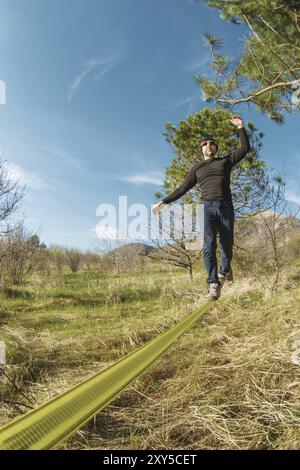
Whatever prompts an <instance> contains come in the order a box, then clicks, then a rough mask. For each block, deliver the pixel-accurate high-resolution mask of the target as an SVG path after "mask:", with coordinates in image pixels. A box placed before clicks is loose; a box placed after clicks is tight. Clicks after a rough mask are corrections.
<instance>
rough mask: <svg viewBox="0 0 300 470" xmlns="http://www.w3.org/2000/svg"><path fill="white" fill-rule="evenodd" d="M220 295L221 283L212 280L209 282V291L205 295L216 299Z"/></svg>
mask: <svg viewBox="0 0 300 470" xmlns="http://www.w3.org/2000/svg"><path fill="white" fill-rule="evenodd" d="M220 295H221V285H220V284H219V283H218V282H213V283H212V284H209V292H208V294H207V297H208V298H209V299H214V300H216V299H218V298H219V297H220Z"/></svg>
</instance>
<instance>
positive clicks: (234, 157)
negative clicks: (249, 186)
mask: <svg viewBox="0 0 300 470" xmlns="http://www.w3.org/2000/svg"><path fill="white" fill-rule="evenodd" d="M231 122H232V124H234V125H235V126H237V128H238V129H239V135H240V143H241V146H240V147H239V148H237V149H235V150H232V151H231V152H229V153H227V154H225V155H223V156H221V157H218V158H216V153H217V150H218V143H217V141H216V140H215V139H214V138H213V137H211V136H207V137H204V138H203V139H202V140H201V142H200V153H201V156H200V160H199V161H198V162H197V163H195V164H194V166H193V167H192V168H191V169H190V170H189V172H188V174H187V175H186V177H185V179H184V181H183V183H182V184H181V185H180V186H179V187H178V188H177V189H175V191H173V193H172V194H170V195H169V196H167V197H165V198H164V199H162V201H160V202H158V203H157V204H155V205H154V206H153V208H152V211H153V213H154V214H155V213H157V212H158V211H159V210H160V209H161V208H162V207H164V206H165V205H166V204H169V203H171V202H173V201H176V200H177V199H179V198H180V197H181V196H183V195H184V194H185V193H186V192H187V191H188V190H190V189H191V188H193V187H194V186H195V185H196V184H197V183H199V185H200V189H201V202H203V204H204V240H203V257H204V264H205V268H206V270H207V273H208V278H207V284H209V293H208V297H209V298H212V299H217V298H218V297H220V295H221V287H222V286H223V283H224V281H225V279H226V277H227V279H228V278H229V276H230V275H231V260H232V247H233V242H234V236H233V229H234V217H235V216H234V207H233V204H232V197H231V190H230V174H231V170H232V167H233V166H234V165H236V164H237V163H239V162H240V161H241V160H242V158H244V156H245V155H246V154H247V152H248V151H249V149H250V145H249V139H248V135H247V133H246V131H245V129H244V126H243V121H242V119H241V118H240V117H239V116H237V115H233V116H232V118H231ZM217 233H219V238H220V245H221V268H220V271H219V273H218V268H217V257H216V246H217Z"/></svg>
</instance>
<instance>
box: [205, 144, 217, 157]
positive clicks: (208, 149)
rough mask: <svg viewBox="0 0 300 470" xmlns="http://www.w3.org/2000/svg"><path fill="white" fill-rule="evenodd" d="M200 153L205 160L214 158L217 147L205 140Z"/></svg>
mask: <svg viewBox="0 0 300 470" xmlns="http://www.w3.org/2000/svg"><path fill="white" fill-rule="evenodd" d="M201 149H202V153H203V156H204V158H205V159H208V158H215V155H216V153H217V146H216V144H215V143H214V142H212V141H210V140H207V141H206V142H203V143H202V144H201Z"/></svg>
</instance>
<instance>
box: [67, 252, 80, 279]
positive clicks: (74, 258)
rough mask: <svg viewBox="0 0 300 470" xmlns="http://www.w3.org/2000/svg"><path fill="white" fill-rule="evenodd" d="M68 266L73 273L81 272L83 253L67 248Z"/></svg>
mask: <svg viewBox="0 0 300 470" xmlns="http://www.w3.org/2000/svg"><path fill="white" fill-rule="evenodd" d="M65 253H66V264H67V265H68V266H69V268H70V269H71V271H72V273H77V271H78V270H79V266H80V262H81V260H82V253H81V251H79V250H77V249H75V248H71V249H68V248H66V250H65Z"/></svg>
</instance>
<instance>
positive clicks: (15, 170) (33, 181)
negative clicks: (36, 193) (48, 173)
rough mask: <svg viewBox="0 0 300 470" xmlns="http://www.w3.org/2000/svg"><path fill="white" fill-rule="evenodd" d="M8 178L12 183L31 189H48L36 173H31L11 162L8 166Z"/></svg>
mask: <svg viewBox="0 0 300 470" xmlns="http://www.w3.org/2000/svg"><path fill="white" fill-rule="evenodd" d="M7 176H8V178H9V179H10V180H11V181H12V182H19V183H21V184H26V186H28V187H29V188H31V189H44V188H47V187H48V185H47V184H46V183H45V182H44V181H43V180H42V179H41V178H40V177H39V176H38V175H37V174H36V173H29V172H28V171H26V170H24V168H22V167H21V166H20V165H18V164H17V163H12V162H11V163H9V164H8V166H7Z"/></svg>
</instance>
